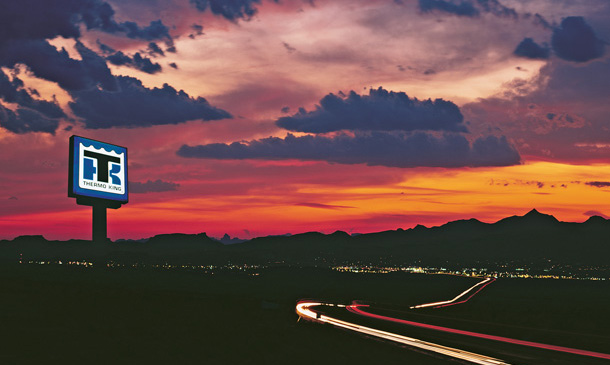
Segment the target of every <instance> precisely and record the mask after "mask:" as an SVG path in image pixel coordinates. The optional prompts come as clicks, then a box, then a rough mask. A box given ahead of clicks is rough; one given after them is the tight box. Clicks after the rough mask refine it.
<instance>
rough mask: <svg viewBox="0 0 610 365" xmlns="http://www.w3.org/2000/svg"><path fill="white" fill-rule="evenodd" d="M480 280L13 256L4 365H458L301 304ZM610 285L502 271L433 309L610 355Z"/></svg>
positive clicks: (436, 294) (1, 312)
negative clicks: (304, 311)
mask: <svg viewBox="0 0 610 365" xmlns="http://www.w3.org/2000/svg"><path fill="white" fill-rule="evenodd" d="M255 274H258V275H255ZM477 280H480V279H475V278H464V277H457V276H449V275H423V274H407V273H399V272H397V273H389V274H377V275H375V274H355V273H341V272H336V271H331V270H329V269H326V268H324V269H322V268H318V269H316V268H310V269H299V268H290V267H277V268H266V269H260V270H258V271H256V270H254V271H251V272H247V273H232V272H224V273H223V272H221V273H215V274H210V273H208V274H204V273H201V272H189V271H187V270H163V269H150V268H147V269H134V268H128V269H124V268H122V269H121V268H119V269H117V268H105V267H104V268H102V267H93V268H82V267H70V266H65V265H63V266H60V265H25V264H23V265H16V264H12V265H8V264H6V265H3V266H2V268H0V292H1V293H2V301H1V302H0V316H1V323H2V325H1V326H0V333H1V338H2V351H1V352H0V363H3V364H21V363H155V364H157V363H171V364H179V363H183V364H193V363H202V364H287V363H292V364H312V363H318V364H330V363H341V364H348V363H349V364H380V363H408V364H451V363H457V362H455V361H452V360H447V359H443V358H441V357H437V356H436V357H435V356H429V355H427V354H423V353H420V352H416V351H413V350H410V349H407V348H402V347H400V346H397V345H393V344H389V343H385V342H381V341H377V340H372V339H369V338H365V337H362V336H359V335H355V334H352V333H348V332H345V331H342V330H338V329H335V328H332V327H327V326H322V325H318V324H313V323H306V322H304V321H300V322H297V318H298V317H297V315H296V314H295V311H294V306H295V304H296V302H297V300H299V299H302V298H313V299H320V300H324V301H331V302H344V303H349V302H350V301H351V300H355V299H358V300H365V301H371V302H375V303H379V304H380V305H383V306H385V307H387V308H405V307H408V306H409V305H412V304H419V303H424V302H427V301H433V300H445V299H449V298H451V297H453V296H455V295H457V294H459V293H460V292H461V291H462V290H464V289H466V288H467V287H469V286H470V285H473V284H474V283H476V282H477ZM608 289H609V286H608V283H607V281H605V282H594V281H582V280H542V279H499V280H498V281H497V282H495V283H493V285H490V286H489V287H488V288H485V290H483V291H482V292H481V293H479V294H478V295H477V296H475V297H474V298H473V299H472V300H471V301H470V302H468V303H467V304H464V305H460V306H455V307H449V308H447V309H446V310H442V312H434V313H431V311H427V312H422V314H423V315H424V317H425V315H433V316H434V318H433V319H432V320H431V321H433V322H434V323H435V324H441V325H446V326H454V327H458V326H464V329H468V330H478V331H486V332H492V333H493V334H498V335H504V336H513V337H519V336H521V337H524V339H527V340H531V341H539V342H552V343H555V344H558V345H570V346H572V347H581V348H586V349H588V350H593V351H602V352H610V345H607V344H610V335H609V334H608V328H610V316H609V314H608V311H607V308H609V307H610V290H608ZM422 320H423V319H422ZM406 332H408V331H406ZM550 356H551V355H550Z"/></svg>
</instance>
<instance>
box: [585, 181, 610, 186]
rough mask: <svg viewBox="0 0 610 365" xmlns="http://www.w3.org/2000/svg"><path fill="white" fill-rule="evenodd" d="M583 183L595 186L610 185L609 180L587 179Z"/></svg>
mask: <svg viewBox="0 0 610 365" xmlns="http://www.w3.org/2000/svg"><path fill="white" fill-rule="evenodd" d="M585 185H589V186H594V187H596V188H607V187H610V181H587V182H585Z"/></svg>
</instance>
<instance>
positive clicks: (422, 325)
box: [346, 289, 610, 360]
mask: <svg viewBox="0 0 610 365" xmlns="http://www.w3.org/2000/svg"><path fill="white" fill-rule="evenodd" d="M479 290H480V289H479ZM359 307H368V305H364V304H352V305H349V306H347V307H346V309H347V310H348V311H350V312H352V313H356V314H359V315H362V316H365V317H369V318H376V319H381V320H384V321H390V322H395V323H401V324H406V325H408V326H415V327H420V328H428V329H431V330H436V331H442V332H449V333H456V334H460V335H465V336H471V337H478V338H484V339H488V340H493V341H500V342H506V343H512V344H516V345H523V346H529V347H536V348H540V349H545V350H552V351H559V352H566V353H571V354H576V355H583V356H590V357H597V358H600V359H608V360H610V354H604V353H601V352H594V351H587V350H579V349H574V348H570V347H563V346H555V345H548V344H544V343H538V342H531V341H524V340H518V339H514V338H508V337H501V336H494V335H488V334H484V333H477V332H471V331H464V330H458V329H454V328H448V327H441V326H435V325H431V324H426V323H419V322H413V321H407V320H404V319H400V318H393V317H386V316H382V315H379V314H374V313H369V312H365V311H363V310H362V309H360V308H359Z"/></svg>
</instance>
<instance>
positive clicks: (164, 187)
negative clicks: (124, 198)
mask: <svg viewBox="0 0 610 365" xmlns="http://www.w3.org/2000/svg"><path fill="white" fill-rule="evenodd" d="M179 186H180V184H176V183H173V182H168V181H162V180H160V179H158V180H155V181H152V180H148V181H147V182H145V183H141V182H137V181H130V182H129V192H130V193H133V194H145V193H160V192H164V191H176V190H178V187H179Z"/></svg>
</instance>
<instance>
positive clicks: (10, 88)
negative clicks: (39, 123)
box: [0, 71, 66, 119]
mask: <svg viewBox="0 0 610 365" xmlns="http://www.w3.org/2000/svg"><path fill="white" fill-rule="evenodd" d="M30 93H33V94H37V93H38V92H37V91H36V90H30V92H28V91H27V90H26V89H25V88H24V85H23V81H21V80H20V79H19V78H18V77H16V76H15V77H13V80H12V81H11V80H9V78H8V76H6V74H5V73H4V72H2V71H0V99H2V100H4V101H6V102H8V103H15V104H19V105H20V106H21V107H25V108H28V109H33V110H35V111H37V112H39V113H41V114H43V115H45V116H47V117H49V118H54V119H57V118H63V117H65V116H66V115H65V113H64V112H63V110H62V109H61V107H60V106H59V105H58V104H57V103H56V102H54V101H53V102H50V101H46V100H37V99H34V98H32V95H30Z"/></svg>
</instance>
